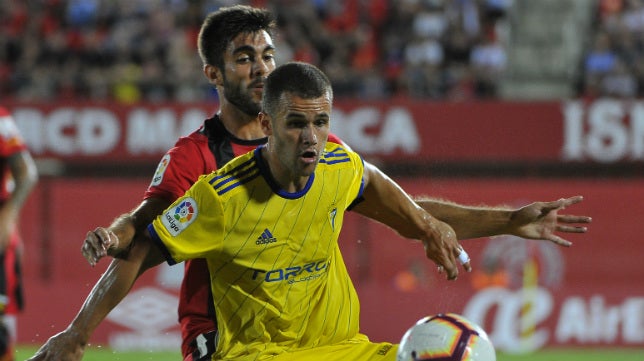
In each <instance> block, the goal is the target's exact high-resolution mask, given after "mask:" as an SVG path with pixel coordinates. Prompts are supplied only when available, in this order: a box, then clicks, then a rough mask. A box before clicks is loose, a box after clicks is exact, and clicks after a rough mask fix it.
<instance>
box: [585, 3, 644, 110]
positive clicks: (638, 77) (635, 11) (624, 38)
mask: <svg viewBox="0 0 644 361" xmlns="http://www.w3.org/2000/svg"><path fill="white" fill-rule="evenodd" d="M595 27H596V28H595V32H594V34H593V36H592V37H591V40H590V42H591V44H590V46H589V47H588V50H587V52H586V54H585V57H584V59H583V64H582V66H583V70H584V71H583V78H582V79H580V87H579V88H580V89H579V92H580V95H583V96H586V97H591V98H592V97H598V96H612V97H617V98H634V97H642V96H644V36H643V35H644V1H643V0H600V1H599V2H598V7H597V13H596V21H595Z"/></svg>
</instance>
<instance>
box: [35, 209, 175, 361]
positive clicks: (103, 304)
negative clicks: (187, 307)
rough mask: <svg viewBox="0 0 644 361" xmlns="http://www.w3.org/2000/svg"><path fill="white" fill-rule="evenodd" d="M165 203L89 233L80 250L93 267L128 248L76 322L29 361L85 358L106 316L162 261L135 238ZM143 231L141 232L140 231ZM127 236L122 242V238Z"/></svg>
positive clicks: (154, 248)
mask: <svg viewBox="0 0 644 361" xmlns="http://www.w3.org/2000/svg"><path fill="white" fill-rule="evenodd" d="M164 202H165V201H163V200H155V199H151V200H146V201H144V202H143V203H142V204H141V205H140V206H139V207H137V208H136V209H135V211H133V212H132V213H129V214H127V215H124V216H121V217H119V218H117V220H116V221H115V222H113V223H112V226H110V227H109V228H101V227H99V228H97V229H96V230H95V231H91V232H88V237H87V238H86V239H85V241H84V242H83V246H82V247H81V250H82V252H83V256H84V257H85V258H86V259H87V260H88V261H89V262H90V264H92V265H94V264H96V262H97V261H98V260H99V259H100V258H101V257H103V256H105V255H107V253H108V250H110V252H114V251H113V250H117V249H118V247H119V246H123V247H124V249H127V252H120V255H122V257H121V258H115V259H113V260H112V262H111V263H110V265H109V267H108V268H107V270H106V272H105V273H104V274H103V275H102V276H101V278H100V279H99V280H98V282H97V283H96V285H95V286H94V288H93V289H92V291H91V292H90V294H89V295H88V296H87V299H86V300H85V303H84V304H83V306H82V307H81V309H80V310H79V311H78V313H77V314H76V317H75V318H74V320H73V321H72V322H71V323H70V324H69V326H67V328H66V329H65V330H63V331H62V332H60V333H58V334H56V335H54V336H52V337H51V338H50V339H49V340H48V341H47V342H46V343H45V344H44V345H43V346H42V347H41V348H40V350H38V352H37V353H36V354H35V355H34V356H33V357H32V358H31V359H29V361H60V360H70V361H76V360H80V359H82V357H83V353H84V352H85V346H86V345H87V342H88V340H89V339H90V337H91V335H92V333H93V332H94V330H95V329H96V327H98V325H99V324H100V323H101V322H102V321H103V319H105V317H107V315H108V314H109V313H110V311H112V309H114V307H116V305H118V304H119V302H121V300H122V299H123V298H125V296H126V295H127V294H128V292H129V291H130V289H131V288H132V286H133V285H134V282H135V281H136V279H137V278H138V277H139V276H140V275H141V274H142V273H143V272H144V271H145V270H147V269H148V268H150V267H152V266H155V265H157V264H159V263H161V262H162V261H163V257H162V256H161V253H160V252H159V250H158V249H157V248H156V247H155V246H153V245H152V244H151V243H150V242H149V241H147V240H145V239H139V238H136V239H134V238H135V237H138V236H136V234H137V232H136V230H137V229H138V230H142V229H144V228H145V222H146V221H147V222H148V223H149V222H151V221H152V219H153V218H154V215H155V214H159V213H161V211H163V209H165V208H160V207H162V206H163V203H164ZM139 232H140V231H139ZM118 235H120V236H121V237H124V238H123V240H121V239H119V236H118Z"/></svg>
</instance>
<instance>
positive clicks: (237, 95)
mask: <svg viewBox="0 0 644 361" xmlns="http://www.w3.org/2000/svg"><path fill="white" fill-rule="evenodd" d="M224 98H226V100H227V101H228V102H229V103H231V104H233V105H234V106H235V107H237V108H238V109H239V110H241V111H242V112H243V113H245V114H247V115H250V116H253V117H256V116H257V114H259V112H260V111H261V110H262V109H261V105H260V102H256V101H254V100H253V99H252V97H251V95H250V94H249V93H248V92H243V91H242V90H241V84H236V85H235V84H232V83H229V82H228V81H227V80H224Z"/></svg>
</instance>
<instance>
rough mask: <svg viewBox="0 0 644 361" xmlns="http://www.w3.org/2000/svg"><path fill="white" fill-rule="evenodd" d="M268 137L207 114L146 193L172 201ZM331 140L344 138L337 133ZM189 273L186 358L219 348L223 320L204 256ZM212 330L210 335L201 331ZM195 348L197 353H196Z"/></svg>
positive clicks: (184, 294) (183, 307) (182, 309)
mask: <svg viewBox="0 0 644 361" xmlns="http://www.w3.org/2000/svg"><path fill="white" fill-rule="evenodd" d="M266 140H267V139H266V138H260V139H255V140H242V139H238V138H236V137H235V136H233V135H232V134H230V132H228V131H227V130H226V128H224V126H223V124H222V123H221V120H220V119H219V116H218V115H215V116H214V117H212V118H210V119H207V120H206V121H205V122H204V124H203V126H202V127H201V128H200V129H199V130H197V131H195V132H193V133H191V134H190V135H188V136H185V137H181V138H179V140H178V141H177V143H176V144H175V145H174V147H172V148H171V149H170V150H169V151H168V152H167V153H166V154H165V155H164V156H163V158H162V159H161V162H159V165H158V167H157V170H156V172H155V173H154V177H153V179H152V183H151V184H150V186H149V187H148V189H147V190H146V192H145V195H144V198H146V199H147V198H151V197H155V198H165V199H167V200H169V201H174V200H175V199H177V198H179V197H180V196H182V195H183V194H184V193H185V191H187V190H188V188H190V186H192V184H193V183H194V182H196V181H197V178H199V176H201V175H203V174H207V173H210V172H212V171H214V170H216V169H218V168H220V167H222V166H224V164H226V163H227V162H228V161H230V160H231V159H233V158H234V157H236V156H238V155H241V154H244V153H247V152H249V151H251V150H253V149H255V148H257V146H259V145H262V144H264V143H266ZM329 140H330V141H333V142H336V143H340V142H341V141H340V139H339V138H338V137H337V136H335V135H329ZM184 267H185V274H184V276H183V281H182V283H181V290H180V294H179V310H178V313H179V323H180V324H181V336H182V343H181V353H182V354H183V357H184V359H185V360H193V359H194V360H197V359H199V358H198V357H197V356H196V355H199V354H201V355H204V351H203V350H204V349H205V348H207V349H208V350H210V351H212V350H214V342H215V341H214V338H215V331H216V329H217V322H216V319H215V311H214V309H213V302H212V296H211V294H210V275H209V273H208V266H207V264H206V261H205V260H203V259H195V260H189V261H186V262H184ZM200 335H207V336H200ZM193 353H196V355H195V356H194V357H193V356H192V355H193Z"/></svg>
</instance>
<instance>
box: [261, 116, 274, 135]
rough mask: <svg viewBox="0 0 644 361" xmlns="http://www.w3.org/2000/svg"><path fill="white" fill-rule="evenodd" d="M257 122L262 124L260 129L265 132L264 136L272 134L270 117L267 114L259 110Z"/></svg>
mask: <svg viewBox="0 0 644 361" xmlns="http://www.w3.org/2000/svg"><path fill="white" fill-rule="evenodd" d="M259 124H261V125H262V130H263V131H264V134H266V136H269V135H272V134H273V127H272V124H271V117H270V116H269V115H268V114H266V113H264V112H259Z"/></svg>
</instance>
